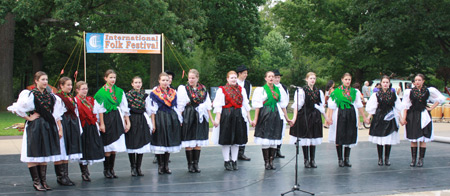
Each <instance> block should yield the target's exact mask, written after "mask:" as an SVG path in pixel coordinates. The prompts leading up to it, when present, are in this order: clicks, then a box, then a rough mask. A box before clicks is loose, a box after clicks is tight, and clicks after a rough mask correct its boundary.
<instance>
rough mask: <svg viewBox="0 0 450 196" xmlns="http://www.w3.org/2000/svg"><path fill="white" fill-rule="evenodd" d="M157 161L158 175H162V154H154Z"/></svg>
mask: <svg viewBox="0 0 450 196" xmlns="http://www.w3.org/2000/svg"><path fill="white" fill-rule="evenodd" d="M156 159H157V161H158V174H160V175H161V174H164V154H156Z"/></svg>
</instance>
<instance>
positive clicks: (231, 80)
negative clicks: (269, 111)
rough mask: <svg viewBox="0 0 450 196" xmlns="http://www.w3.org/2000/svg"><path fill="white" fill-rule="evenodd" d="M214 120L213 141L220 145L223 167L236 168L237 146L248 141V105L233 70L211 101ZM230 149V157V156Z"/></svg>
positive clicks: (245, 93)
mask: <svg viewBox="0 0 450 196" xmlns="http://www.w3.org/2000/svg"><path fill="white" fill-rule="evenodd" d="M213 106H214V113H216V120H215V123H214V129H213V136H212V138H213V142H214V143H215V144H220V145H222V155H223V159H224V166H225V169H226V170H228V171H232V170H238V169H239V168H238V166H237V162H236V161H237V159H238V152H239V146H243V145H245V144H246V143H247V141H248V126H247V123H248V122H252V120H251V118H250V112H249V111H250V105H249V104H248V99H247V92H246V90H245V88H242V87H241V86H239V85H238V84H237V74H236V72H235V71H229V72H228V73H227V84H226V85H225V86H220V87H219V89H218V90H217V92H216V98H215V99H214V102H213ZM230 151H231V158H230Z"/></svg>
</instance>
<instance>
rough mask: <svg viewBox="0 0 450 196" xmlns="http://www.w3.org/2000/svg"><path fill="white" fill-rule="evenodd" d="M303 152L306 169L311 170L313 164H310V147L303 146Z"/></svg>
mask: <svg viewBox="0 0 450 196" xmlns="http://www.w3.org/2000/svg"><path fill="white" fill-rule="evenodd" d="M302 150H303V160H304V164H305V168H310V167H311V164H310V163H309V152H308V151H309V146H302Z"/></svg>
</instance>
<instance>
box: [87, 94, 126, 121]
mask: <svg viewBox="0 0 450 196" xmlns="http://www.w3.org/2000/svg"><path fill="white" fill-rule="evenodd" d="M117 108H118V109H120V110H119V111H120V112H121V113H122V114H123V115H124V116H130V108H128V101H127V96H126V95H125V92H124V93H123V94H122V102H120V105H119V106H118V107H117ZM105 112H106V108H105V107H104V106H103V103H102V104H99V103H98V102H97V100H95V101H94V114H100V113H105ZM97 118H98V116H97ZM98 119H100V118H98Z"/></svg>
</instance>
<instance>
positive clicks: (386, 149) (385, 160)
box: [384, 145, 392, 166]
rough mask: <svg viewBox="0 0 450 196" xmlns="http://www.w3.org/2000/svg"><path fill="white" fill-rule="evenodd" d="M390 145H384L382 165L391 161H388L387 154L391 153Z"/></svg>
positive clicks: (387, 164) (388, 164)
mask: <svg viewBox="0 0 450 196" xmlns="http://www.w3.org/2000/svg"><path fill="white" fill-rule="evenodd" d="M391 147H392V146H391V145H386V146H385V151H384V165H386V166H390V165H391V161H389V156H390V154H391Z"/></svg>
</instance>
